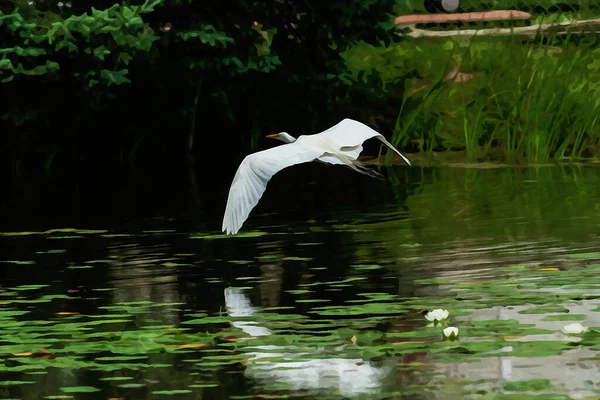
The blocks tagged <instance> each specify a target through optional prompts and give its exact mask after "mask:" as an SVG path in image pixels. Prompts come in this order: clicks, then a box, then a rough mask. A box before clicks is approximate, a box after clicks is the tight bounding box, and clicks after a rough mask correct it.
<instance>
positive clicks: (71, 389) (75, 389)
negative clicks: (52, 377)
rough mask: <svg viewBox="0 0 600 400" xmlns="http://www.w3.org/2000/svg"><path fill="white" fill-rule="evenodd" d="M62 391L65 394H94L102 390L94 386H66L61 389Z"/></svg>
mask: <svg viewBox="0 0 600 400" xmlns="http://www.w3.org/2000/svg"><path fill="white" fill-rule="evenodd" d="M60 391H61V392H65V393H92V392H99V391H100V389H98V388H96V387H93V386H66V387H61V388H60Z"/></svg>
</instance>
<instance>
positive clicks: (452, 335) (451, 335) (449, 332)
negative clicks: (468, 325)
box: [443, 326, 458, 340]
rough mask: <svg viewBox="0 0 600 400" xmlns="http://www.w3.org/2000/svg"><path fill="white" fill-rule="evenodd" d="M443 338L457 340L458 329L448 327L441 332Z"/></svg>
mask: <svg viewBox="0 0 600 400" xmlns="http://www.w3.org/2000/svg"><path fill="white" fill-rule="evenodd" d="M443 332H444V337H446V338H448V339H450V340H456V338H458V328H457V327H455V326H449V327H447V328H445V329H444V330H443Z"/></svg>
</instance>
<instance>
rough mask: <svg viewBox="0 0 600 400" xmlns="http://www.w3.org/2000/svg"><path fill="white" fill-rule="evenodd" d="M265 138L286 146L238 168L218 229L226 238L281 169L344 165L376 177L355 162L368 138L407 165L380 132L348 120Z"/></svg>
mask: <svg viewBox="0 0 600 400" xmlns="http://www.w3.org/2000/svg"><path fill="white" fill-rule="evenodd" d="M267 137H268V138H270V139H279V140H281V141H282V142H285V143H286V144H285V145H282V146H277V147H273V148H270V149H267V150H263V151H259V152H257V153H253V154H250V155H248V156H246V158H244V160H243V161H242V163H241V164H240V166H239V167H238V170H237V172H236V173H235V176H234V177H233V182H232V183H231V188H230V189H229V197H228V199H227V206H226V207H225V216H224V217H223V228H222V230H223V232H226V233H227V234H228V235H229V234H234V235H235V234H236V233H237V232H238V231H239V230H240V228H241V227H242V225H243V223H244V221H246V219H247V218H248V215H250V211H252V209H253V208H254V207H255V206H256V204H258V201H259V200H260V197H261V196H262V194H263V193H264V191H265V189H266V188H267V183H268V182H269V180H270V179H271V178H272V177H273V175H275V174H276V173H277V172H279V171H281V170H282V169H284V168H287V167H291V166H292V165H296V164H302V163H305V162H309V161H320V162H324V163H328V164H336V165H337V164H339V165H345V166H348V167H350V168H352V169H353V170H355V171H356V172H359V173H361V174H365V175H368V176H371V177H374V178H380V177H381V174H379V173H378V172H377V171H374V170H371V169H368V168H367V167H365V166H364V164H363V163H361V162H360V161H358V156H359V155H360V152H361V151H362V149H363V147H362V144H363V142H364V141H365V140H367V139H371V138H377V139H379V140H381V141H382V142H383V144H385V145H386V146H387V147H389V148H390V149H392V150H393V151H394V152H395V153H396V154H398V155H399V156H400V157H402V158H403V159H404V161H406V163H407V164H408V165H410V161H409V160H408V159H407V158H406V157H404V156H403V155H402V153H400V152H399V151H398V150H397V149H396V148H395V147H394V146H392V145H391V143H390V142H388V141H387V140H386V139H385V138H384V137H383V136H382V135H381V134H380V133H378V132H376V131H374V130H373V129H371V128H369V127H368V126H366V125H365V124H363V123H360V122H358V121H355V120H352V119H348V118H347V119H344V120H342V121H341V122H339V123H338V124H337V125H334V126H333V127H331V128H329V129H327V130H326V131H323V132H321V133H317V134H314V135H302V136H300V137H298V138H297V139H296V138H294V137H293V136H290V135H288V134H287V133H286V132H281V133H276V134H273V135H268V136H267Z"/></svg>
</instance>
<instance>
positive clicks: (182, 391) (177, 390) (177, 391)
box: [152, 389, 192, 396]
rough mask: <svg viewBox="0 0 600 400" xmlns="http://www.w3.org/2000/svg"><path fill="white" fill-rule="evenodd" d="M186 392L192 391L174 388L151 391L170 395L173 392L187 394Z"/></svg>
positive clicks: (173, 393)
mask: <svg viewBox="0 0 600 400" xmlns="http://www.w3.org/2000/svg"><path fill="white" fill-rule="evenodd" d="M188 393H192V391H191V390H188V389H176V390H155V391H153V392H152V394H162V395H165V396H171V395H175V394H188Z"/></svg>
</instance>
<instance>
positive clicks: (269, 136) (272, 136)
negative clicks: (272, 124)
mask: <svg viewBox="0 0 600 400" xmlns="http://www.w3.org/2000/svg"><path fill="white" fill-rule="evenodd" d="M267 137H268V138H269V139H278V138H279V133H274V134H272V135H267Z"/></svg>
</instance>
